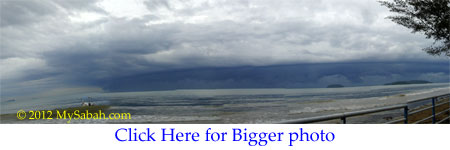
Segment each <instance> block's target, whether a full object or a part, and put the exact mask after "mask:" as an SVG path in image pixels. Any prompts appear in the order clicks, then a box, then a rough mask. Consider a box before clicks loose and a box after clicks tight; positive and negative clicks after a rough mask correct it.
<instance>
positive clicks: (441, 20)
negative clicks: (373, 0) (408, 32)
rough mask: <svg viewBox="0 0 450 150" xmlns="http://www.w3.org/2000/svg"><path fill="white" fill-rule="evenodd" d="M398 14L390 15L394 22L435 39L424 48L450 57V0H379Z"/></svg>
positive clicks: (431, 52) (434, 53)
mask: <svg viewBox="0 0 450 150" xmlns="http://www.w3.org/2000/svg"><path fill="white" fill-rule="evenodd" d="M379 2H380V3H381V5H383V6H386V7H388V8H389V9H390V11H391V12H395V13H398V14H399V15H397V16H389V17H387V18H388V19H391V20H392V21H393V22H395V23H398V24H400V25H402V26H405V27H407V28H410V29H412V30H413V31H412V32H413V33H416V32H423V33H424V34H425V35H426V38H428V39H430V38H432V39H434V40H435V41H434V43H433V45H431V46H429V47H427V48H424V49H423V50H424V51H426V52H427V53H429V54H431V55H442V54H444V55H447V56H449V57H450V29H449V28H450V24H449V23H450V0H394V1H393V2H388V1H379Z"/></svg>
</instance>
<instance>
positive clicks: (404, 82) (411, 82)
mask: <svg viewBox="0 0 450 150" xmlns="http://www.w3.org/2000/svg"><path fill="white" fill-rule="evenodd" d="M426 83H432V82H430V81H425V80H409V81H396V82H391V83H386V84H384V85H403V84H426Z"/></svg>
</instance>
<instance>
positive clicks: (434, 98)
mask: <svg viewBox="0 0 450 150" xmlns="http://www.w3.org/2000/svg"><path fill="white" fill-rule="evenodd" d="M431 103H432V104H433V109H432V111H433V124H435V123H436V97H433V98H431Z"/></svg>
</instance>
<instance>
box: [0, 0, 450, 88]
mask: <svg viewBox="0 0 450 150" xmlns="http://www.w3.org/2000/svg"><path fill="white" fill-rule="evenodd" d="M0 3H1V14H0V16H1V19H0V28H1V29H0V34H1V37H0V38H1V53H0V67H1V72H0V81H1V82H0V90H1V91H0V92H1V97H8V96H18V95H27V94H36V93H42V92H47V93H48V92H49V91H55V90H56V91H62V93H65V92H67V91H85V90H80V89H86V90H88V91H89V90H94V91H108V90H111V89H116V90H117V91H123V90H125V91H129V90H130V89H133V90H158V88H155V86H156V85H157V86H168V87H166V88H162V89H177V88H190V87H189V86H186V84H188V85H189V84H191V85H199V86H195V87H198V88H215V87H216V88H233V87H244V88H245V87H246V86H241V85H240V84H243V85H246V84H248V86H247V87H273V85H274V84H273V83H274V82H276V81H278V80H276V81H275V80H274V81H272V80H273V79H265V78H261V79H258V80H255V81H253V79H252V82H259V83H264V81H267V80H271V82H270V83H271V84H267V85H258V86H257V85H254V83H244V82H243V80H239V79H242V77H241V76H244V75H246V76H250V77H247V78H249V79H251V78H252V76H258V75H261V74H266V75H267V74H268V75H267V76H266V77H270V78H274V77H275V76H276V75H277V74H283V71H285V70H283V68H289V66H291V67H292V65H294V66H295V67H293V68H291V69H299V70H300V71H299V72H303V74H302V75H304V76H305V78H302V79H298V80H296V86H291V85H287V83H288V82H287V81H290V80H286V79H285V78H283V79H280V80H279V81H280V82H281V80H282V81H283V82H282V83H286V84H284V85H278V86H275V87H300V88H301V87H320V86H323V85H326V84H330V83H342V84H347V85H351V86H358V85H373V84H381V83H383V82H388V81H393V80H397V79H403V78H406V79H424V80H433V81H434V82H449V76H450V75H449V58H448V57H445V56H429V55H428V54H426V53H425V52H424V51H422V50H421V49H422V48H424V47H427V46H428V45H430V44H432V42H433V41H432V40H428V39H426V38H425V36H423V35H422V34H420V33H416V34H413V33H411V31H410V30H409V29H407V28H404V27H402V26H400V25H397V24H395V23H393V22H391V21H390V20H388V19H386V17H387V16H389V15H393V14H392V13H391V12H389V11H388V10H387V8H384V7H383V6H381V5H380V4H379V3H378V2H377V1H375V0H339V1H337V0H283V1H273V0H236V1H234V0H233V1H225V0H127V1H123V0H46V1H41V0H2V1H0ZM339 64H341V65H339ZM336 65H337V66H336ZM419 66H420V67H419ZM242 67H244V68H246V67H247V68H249V70H253V72H250V73H249V72H246V69H243V70H242ZM274 67H275V69H273V68H274ZM277 67H278V69H277ZM239 68H240V69H239ZM267 68H272V69H267ZM305 68H309V72H308V71H307V70H308V69H306V70H305ZM383 68H385V69H384V70H383ZM429 68H433V69H429ZM236 69H237V70H238V73H236V74H233V73H229V72H233V70H236ZM321 69H322V70H321ZM229 70H231V71H229ZM302 70H303V71H302ZM330 70H331V71H330ZM373 70H376V71H373ZM205 71H206V72H209V74H208V75H209V76H205V75H203V76H200V77H199V76H195V75H198V74H199V73H200V72H205ZM173 72H175V73H179V74H185V75H186V76H190V78H187V77H186V76H173V77H170V78H169V77H167V76H168V75H170V74H172V73H173ZM223 72H228V73H225V74H226V75H228V76H224V75H222V76H221V77H220V78H215V77H216V76H219V75H220V74H221V73H223ZM305 72H306V73H305ZM291 74H292V75H291V76H295V75H296V73H295V71H294V72H291ZM143 76H144V77H143ZM211 76H212V77H211ZM309 77H310V78H309ZM161 78H164V80H167V82H164V83H161V82H158V83H157V84H154V85H155V86H153V87H152V88H148V86H144V87H143V88H139V87H142V86H141V85H139V84H143V83H145V84H153V83H156V82H157V81H160V80H159V79H161ZM139 79H141V80H139ZM307 79H308V80H307ZM128 80H133V82H131V83H134V84H129V83H127V82H124V81H128ZM311 80H312V81H311ZM173 81H177V82H173ZM180 81H182V83H180ZM229 81H233V82H232V83H233V84H230V82H229ZM246 81H247V80H246ZM306 81H308V82H306ZM310 81H311V82H310ZM225 82H226V83H225ZM249 82H250V81H249ZM210 83H211V84H210ZM212 83H217V84H212ZM200 84H202V86H200ZM205 84H206V85H209V86H205ZM314 85H317V86H314ZM127 88H128V89H127ZM74 89H77V90H74ZM120 89H122V90H120ZM113 91H114V90H113Z"/></svg>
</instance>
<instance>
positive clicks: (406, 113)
mask: <svg viewBox="0 0 450 150" xmlns="http://www.w3.org/2000/svg"><path fill="white" fill-rule="evenodd" d="M403 115H404V116H405V124H408V105H406V106H405V108H403Z"/></svg>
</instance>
